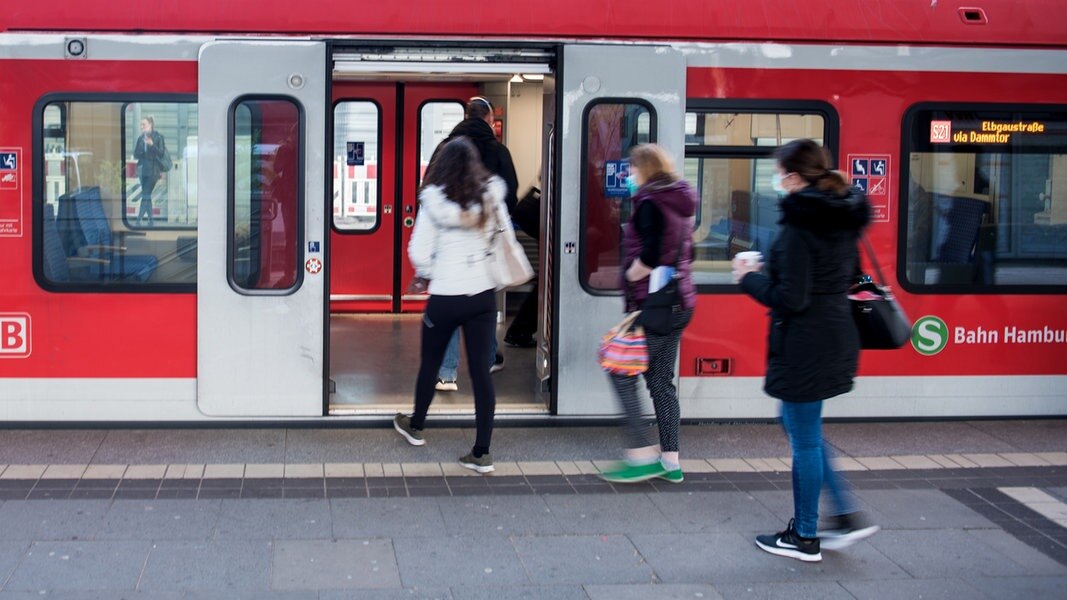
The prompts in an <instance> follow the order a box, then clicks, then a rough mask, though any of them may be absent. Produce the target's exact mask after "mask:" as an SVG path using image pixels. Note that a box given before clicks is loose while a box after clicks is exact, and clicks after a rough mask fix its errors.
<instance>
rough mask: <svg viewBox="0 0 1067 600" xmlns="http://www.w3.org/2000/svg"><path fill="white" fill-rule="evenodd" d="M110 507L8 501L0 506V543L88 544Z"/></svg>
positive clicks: (92, 502)
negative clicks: (18, 541)
mask: <svg viewBox="0 0 1067 600" xmlns="http://www.w3.org/2000/svg"><path fill="white" fill-rule="evenodd" d="M110 506H111V500H64V501H62V502H59V501H57V502H36V501H18V500H9V501H7V502H4V504H3V505H2V506H0V539H3V540H79V539H80V540H91V539H94V538H95V536H96V535H97V534H98V533H100V531H101V530H102V529H103V526H104V515H105V514H107V511H108V508H109V507H110Z"/></svg>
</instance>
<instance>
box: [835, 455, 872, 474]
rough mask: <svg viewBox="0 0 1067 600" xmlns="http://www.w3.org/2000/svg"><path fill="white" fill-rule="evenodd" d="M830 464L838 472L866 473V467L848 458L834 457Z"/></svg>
mask: <svg viewBox="0 0 1067 600" xmlns="http://www.w3.org/2000/svg"><path fill="white" fill-rule="evenodd" d="M831 464H833V467H834V469H836V470H838V471H867V470H869V469H868V468H867V467H866V465H864V464H863V463H861V462H860V461H858V460H856V459H854V458H852V457H849V456H835V457H833V459H832V461H831Z"/></svg>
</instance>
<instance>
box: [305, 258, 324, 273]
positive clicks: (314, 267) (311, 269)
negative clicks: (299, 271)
mask: <svg viewBox="0 0 1067 600" xmlns="http://www.w3.org/2000/svg"><path fill="white" fill-rule="evenodd" d="M304 269H306V270H307V272H308V273H311V274H312V275H317V274H318V273H319V272H320V271H322V261H321V260H319V259H317V258H309V259H307V262H305V263H304Z"/></svg>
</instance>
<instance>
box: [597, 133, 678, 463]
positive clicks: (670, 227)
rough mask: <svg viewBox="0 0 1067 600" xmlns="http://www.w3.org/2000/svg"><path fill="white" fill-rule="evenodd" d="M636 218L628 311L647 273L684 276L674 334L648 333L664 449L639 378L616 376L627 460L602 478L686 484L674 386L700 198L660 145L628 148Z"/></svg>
mask: <svg viewBox="0 0 1067 600" xmlns="http://www.w3.org/2000/svg"><path fill="white" fill-rule="evenodd" d="M627 183H628V185H629V186H630V188H631V192H630V193H631V199H630V201H631V203H632V215H633V216H632V217H631V218H630V222H629V223H627V224H626V227H625V230H624V232H623V241H622V250H623V254H624V259H623V263H622V266H623V268H624V269H625V271H624V272H623V281H622V282H621V284H622V286H623V288H624V292H625V294H624V296H625V298H626V307H625V308H626V312H631V311H634V310H640V309H641V306H642V304H643V303H644V301H645V299H646V298H647V297H648V293H649V281H650V278H649V275H650V274H651V273H652V271H653V269H655V268H656V267H659V266H665V267H673V268H674V270H675V273H676V277H677V279H678V292H679V293H678V295H679V301H680V304H679V305H677V306H676V307H675V309H674V312H673V314H672V316H671V331H670V333H669V334H667V335H656V334H654V333H652V332H648V331H646V332H645V333H646V336H647V341H648V370H647V371H645V373H644V377H645V385H646V386H647V387H648V391H649V393H650V394H651V396H652V404H653V407H654V408H655V411H656V422H657V425H658V426H659V444H658V445H656V444H653V443H651V442H650V441H649V440H648V436H647V427H645V423H644V419H643V411H642V409H641V401H640V400H639V399H638V397H637V376H625V375H617V374H612V375H610V378H611V383H612V385H613V386H614V388H615V393H616V394H617V396H618V398H619V403H620V404H621V405H622V408H623V411H624V416H623V420H624V425H625V427H626V431H627V436H628V438H629V448H628V449H627V450H626V454H625V459H624V460H623V461H621V462H620V463H618V464H616V465H615V466H613V467H612V468H610V469H608V470H606V471H604V472H603V473H601V477H602V478H603V479H605V480H607V481H611V482H617V483H628V482H637V481H644V480H647V479H652V478H655V477H659V478H662V479H666V480H667V481H670V482H674V483H680V482H681V481H682V479H683V475H682V468H681V464H680V462H679V458H678V444H679V434H680V429H681V427H680V423H681V410H680V408H679V406H678V390H677V389H676V388H675V386H674V362H675V360H676V358H677V356H678V346H679V343H680V341H681V338H682V331H683V330H684V329H685V327H686V326H687V325H688V324H689V321H690V320H691V319H692V318H693V309H694V308H695V306H696V288H695V287H694V286H693V278H692V256H693V240H692V235H693V226H694V219H693V215H694V214H696V208H697V197H696V192H695V191H694V190H693V186H691V185H689V183H688V182H687V181H685V179H683V178H682V177H681V175H679V174H678V173H677V171H675V168H674V162H673V161H672V160H671V157H670V155H668V154H667V151H666V150H664V149H663V148H662V147H660V146H658V145H656V144H641V145H639V146H636V147H634V148H633V149H632V150H631V151H630V178H629V179H628V180H627Z"/></svg>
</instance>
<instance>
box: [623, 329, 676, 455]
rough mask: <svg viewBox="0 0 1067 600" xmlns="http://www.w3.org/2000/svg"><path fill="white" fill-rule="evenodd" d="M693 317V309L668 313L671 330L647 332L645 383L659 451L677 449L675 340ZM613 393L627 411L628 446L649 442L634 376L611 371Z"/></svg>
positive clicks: (639, 446) (625, 421)
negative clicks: (653, 412)
mask: <svg viewBox="0 0 1067 600" xmlns="http://www.w3.org/2000/svg"><path fill="white" fill-rule="evenodd" d="M692 318H693V309H691V308H689V309H686V310H683V311H680V312H676V313H674V314H673V315H672V316H671V332H670V333H669V334H667V335H655V334H653V333H649V334H647V336H648V370H647V371H645V373H644V375H645V386H646V387H648V392H649V394H651V395H652V405H653V407H655V409H656V422H657V424H658V425H659V445H660V450H661V451H662V452H677V451H678V430H679V428H680V421H681V410H680V409H679V408H678V390H677V389H676V388H675V387H674V361H675V359H677V358H678V344H679V342H680V341H681V339H682V330H684V329H685V327H686V325H688V324H689V320H690V319H692ZM611 383H612V384H614V385H615V393H616V394H617V395H618V397H619V403H620V404H622V409H623V411H624V412H625V413H626V414H625V415H624V423H625V427H626V435H627V437H628V438H629V444H630V447H631V448H644V447H646V446H651V445H652V444H651V443H650V442H649V441H648V432H647V429H648V428H647V427H645V420H644V417H643V414H642V410H641V400H640V399H638V397H637V376H636V375H635V376H633V377H627V376H625V375H614V374H613V375H611Z"/></svg>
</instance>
